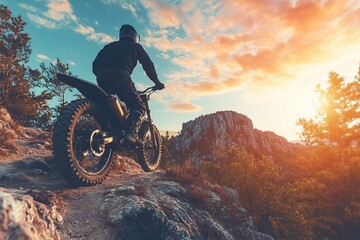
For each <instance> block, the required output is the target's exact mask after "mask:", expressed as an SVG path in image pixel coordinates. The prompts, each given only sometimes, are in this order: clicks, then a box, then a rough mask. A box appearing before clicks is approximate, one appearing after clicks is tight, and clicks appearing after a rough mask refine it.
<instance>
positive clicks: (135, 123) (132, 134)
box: [125, 111, 143, 142]
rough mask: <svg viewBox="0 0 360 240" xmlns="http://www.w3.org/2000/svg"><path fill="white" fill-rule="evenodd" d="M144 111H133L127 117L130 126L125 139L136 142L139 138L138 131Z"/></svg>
mask: <svg viewBox="0 0 360 240" xmlns="http://www.w3.org/2000/svg"><path fill="white" fill-rule="evenodd" d="M142 116H143V115H142V113H140V112H139V111H131V112H130V115H129V117H128V119H127V123H128V127H127V130H126V135H125V139H126V140H128V141H129V142H136V141H137V140H138V136H137V131H138V130H139V128H140V126H141V122H142Z"/></svg>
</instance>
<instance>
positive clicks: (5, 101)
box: [0, 5, 50, 125]
mask: <svg viewBox="0 0 360 240" xmlns="http://www.w3.org/2000/svg"><path fill="white" fill-rule="evenodd" d="M25 25H26V23H25V22H24V21H23V20H22V18H21V16H18V17H13V16H12V13H11V11H10V10H9V8H8V7H7V6H4V5H0V35H1V38H0V104H1V105H3V106H4V107H5V108H7V109H8V111H9V112H10V114H11V115H12V117H13V118H14V120H15V121H16V122H17V123H19V124H22V125H32V123H34V122H36V119H37V118H38V116H39V114H40V112H43V113H45V112H46V106H45V105H46V101H47V100H48V99H49V97H50V96H49V94H47V93H45V92H42V93H40V95H36V94H35V93H34V92H32V91H31V86H32V85H33V82H32V81H37V80H38V78H37V75H38V72H37V71H36V70H32V69H30V68H29V67H27V66H26V64H27V63H28V61H29V56H30V54H31V46H30V43H31V39H30V37H29V35H28V34H27V33H25V32H24V27H25ZM43 120H46V118H44V119H43Z"/></svg>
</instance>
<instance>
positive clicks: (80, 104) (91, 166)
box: [53, 99, 113, 186]
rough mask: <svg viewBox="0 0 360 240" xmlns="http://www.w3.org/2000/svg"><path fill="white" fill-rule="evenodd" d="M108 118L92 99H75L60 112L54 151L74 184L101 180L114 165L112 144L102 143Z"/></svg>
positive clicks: (90, 183)
mask: <svg viewBox="0 0 360 240" xmlns="http://www.w3.org/2000/svg"><path fill="white" fill-rule="evenodd" d="M109 126H110V125H109V121H108V119H107V117H106V114H105V113H104V111H102V109H101V108H100V107H99V106H98V105H97V104H95V103H94V102H92V101H89V100H86V99H78V100H75V101H72V102H71V103H70V104H69V105H68V106H66V107H65V109H64V110H63V111H62V112H61V114H60V115H59V118H58V120H57V122H56V125H55V129H54V133H53V154H54V159H55V162H56V164H57V167H58V170H59V171H60V173H61V174H62V175H63V176H64V178H65V179H66V180H67V181H68V182H69V183H70V184H72V185H75V186H89V185H95V184H98V183H101V182H102V181H103V180H104V179H105V178H106V176H107V175H108V174H109V172H110V170H111V167H112V162H113V161H112V154H113V151H112V148H111V145H105V144H104V143H103V141H102V140H103V137H104V133H106V132H107V131H109Z"/></svg>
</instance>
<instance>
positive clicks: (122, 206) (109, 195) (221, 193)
mask: <svg viewBox="0 0 360 240" xmlns="http://www.w3.org/2000/svg"><path fill="white" fill-rule="evenodd" d="M12 141H13V143H14V145H15V146H16V152H14V151H13V152H12V153H9V152H8V154H7V156H3V157H1V162H0V219H1V221H0V222H1V224H0V239H271V238H270V237H269V236H266V235H264V234H262V233H259V232H257V231H255V230H254V227H253V224H252V220H251V217H249V216H248V214H247V213H246V210H245V209H243V208H242V207H241V204H240V201H239V196H238V194H237V192H236V191H234V190H232V189H228V188H223V187H220V186H216V185H211V184H209V183H205V184H204V185H203V186H195V185H192V184H179V183H177V182H176V181H174V180H173V179H171V177H169V176H168V175H167V174H166V173H165V172H164V171H161V170H159V171H156V172H154V173H145V172H143V171H142V170H141V168H140V167H139V165H137V163H135V162H134V161H133V160H132V159H129V158H121V157H117V160H116V161H117V164H116V167H115V169H114V170H113V171H112V172H111V174H110V176H109V177H108V178H107V179H106V180H105V182H104V183H103V184H101V185H97V186H93V187H82V188H72V187H71V186H69V185H68V184H67V182H66V181H65V180H64V179H63V178H62V177H61V176H60V175H59V174H58V173H57V172H56V171H55V169H54V167H53V163H52V155H51V151H50V148H49V146H48V144H47V143H46V141H42V142H36V143H34V141H32V140H23V139H13V140H12ZM234 219H235V220H236V222H234Z"/></svg>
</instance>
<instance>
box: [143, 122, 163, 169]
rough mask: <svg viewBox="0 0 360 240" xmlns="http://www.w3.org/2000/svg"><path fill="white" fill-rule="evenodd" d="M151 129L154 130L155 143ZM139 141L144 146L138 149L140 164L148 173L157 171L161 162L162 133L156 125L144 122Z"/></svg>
mask: <svg viewBox="0 0 360 240" xmlns="http://www.w3.org/2000/svg"><path fill="white" fill-rule="evenodd" d="M150 127H152V128H153V132H154V141H153V138H152V137H151V131H150ZM138 136H139V139H140V140H141V141H142V142H143V146H142V147H140V148H139V149H138V152H137V157H138V162H139V164H140V165H141V167H142V169H143V170H144V171H146V172H152V171H155V170H156V168H157V167H158V166H159V164H160V160H161V138H160V133H159V131H158V129H157V128H156V126H155V125H152V124H150V123H149V122H144V123H143V124H142V125H141V127H140V130H139V133H138Z"/></svg>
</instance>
